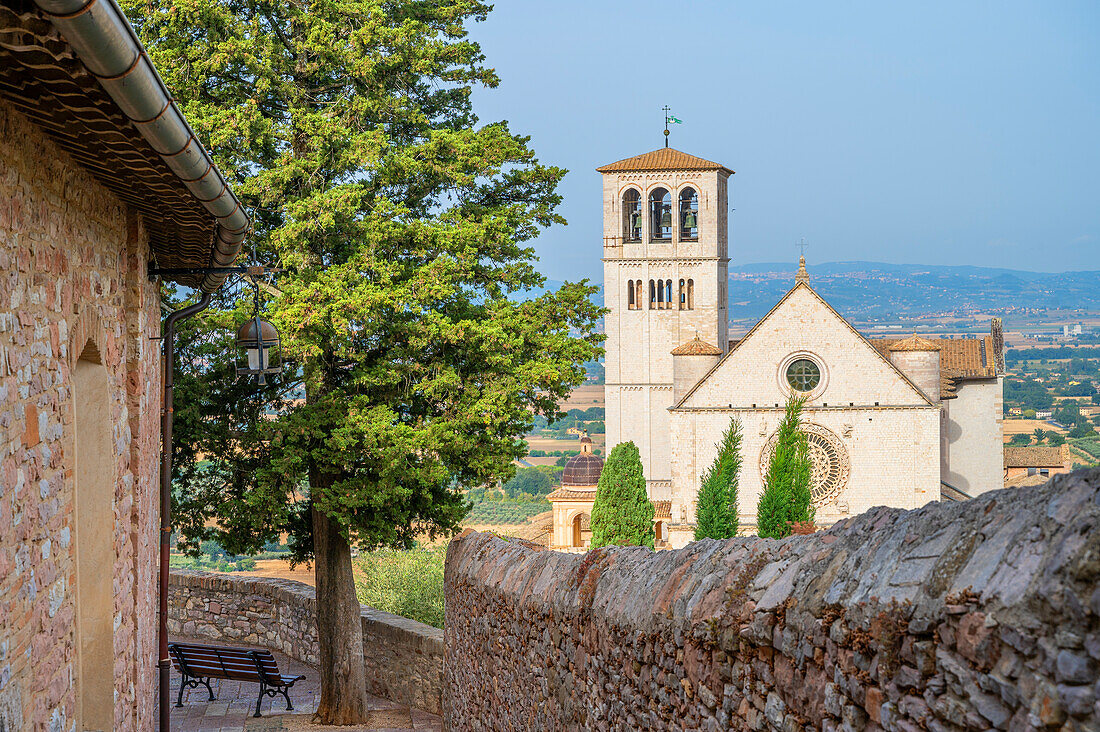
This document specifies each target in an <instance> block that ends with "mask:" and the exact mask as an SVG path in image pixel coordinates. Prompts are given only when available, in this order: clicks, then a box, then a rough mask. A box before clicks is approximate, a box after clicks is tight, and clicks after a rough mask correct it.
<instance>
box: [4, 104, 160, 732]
mask: <svg viewBox="0 0 1100 732" xmlns="http://www.w3.org/2000/svg"><path fill="white" fill-rule="evenodd" d="M148 261H149V251H148V239H147V237H146V235H145V232H144V230H143V227H142V224H141V220H140V217H138V216H136V215H135V214H134V213H133V212H132V211H129V210H128V209H127V207H126V206H125V205H124V204H123V203H122V202H121V201H120V200H119V199H118V198H116V197H115V196H114V195H113V194H112V193H110V192H109V191H108V190H107V189H106V188H104V187H103V186H101V185H99V184H98V183H97V182H96V181H95V180H94V179H93V178H92V177H91V176H90V175H88V173H87V172H86V171H85V170H84V169H83V168H81V167H80V166H79V165H77V164H76V163H74V162H73V160H72V159H71V158H69V156H68V155H67V154H66V153H64V152H63V151H61V150H60V149H59V148H58V147H57V146H56V145H55V144H54V143H53V142H52V141H51V140H50V139H49V138H47V137H46V136H45V135H44V134H43V133H42V132H41V131H40V130H38V128H36V127H34V126H33V125H32V124H31V123H30V122H29V121H28V120H27V119H26V118H25V117H23V116H22V115H20V114H19V113H18V112H15V111H14V110H13V109H12V108H11V107H10V106H9V105H8V104H6V103H4V102H0V729H2V728H4V727H5V725H7V728H8V729H32V728H33V729H36V730H46V729H49V730H62V729H65V730H68V729H70V728H72V726H73V725H74V724H75V722H76V719H77V710H76V702H77V700H76V690H75V686H76V683H77V682H78V680H79V679H78V677H79V669H78V668H77V664H76V662H75V659H76V643H77V638H76V628H75V626H76V621H75V617H76V595H77V592H76V586H75V583H76V582H77V579H78V578H77V572H76V551H77V544H78V543H79V536H78V535H77V533H78V532H77V530H76V522H75V516H74V465H75V460H74V454H75V450H74V409H73V372H74V368H75V365H76V362H77V359H78V358H80V357H81V354H82V353H83V354H85V355H86V356H87V357H89V360H90V361H94V362H98V363H100V364H102V368H103V369H104V371H105V374H106V381H107V391H108V396H107V401H108V403H109V407H108V408H107V409H106V410H105V411H104V413H103V414H102V415H100V418H101V419H102V420H103V422H104V423H105V426H106V428H107V429H108V430H109V432H110V434H109V438H108V439H109V441H110V444H111V446H112V447H113V450H112V454H111V455H110V456H109V457H108V458H107V459H105V460H104V466H105V470H106V471H107V473H108V475H107V476H106V477H105V480H107V481H109V483H108V485H110V486H113V487H114V495H113V496H112V497H111V503H110V504H109V505H108V506H106V507H104V508H103V511H104V521H106V522H112V525H111V527H110V529H111V536H112V537H113V538H114V546H113V555H114V557H115V562H114V566H113V567H110V566H107V567H103V568H102V569H101V571H100V573H99V574H98V575H97V576H96V577H94V578H84V580H85V581H91V582H104V583H106V584H107V586H108V587H111V594H112V597H113V607H112V608H111V609H110V610H109V612H110V613H111V619H110V621H111V623H112V626H113V667H112V665H111V662H110V660H109V659H104V666H103V672H104V673H106V674H111V675H112V676H113V679H114V689H113V699H114V727H115V729H127V730H129V729H146V728H150V727H151V726H152V724H153V722H154V719H153V707H152V704H153V699H154V696H155V694H154V689H155V681H156V676H155V674H154V673H153V669H154V665H155V663H156V584H155V583H156V557H157V550H156V545H157V513H156V509H157V456H158V452H159V450H158V445H159V440H160V421H159V420H160V384H161V377H160V358H159V342H158V341H155V340H151V337H153V336H156V335H157V333H158V330H159V324H160V311H159V306H160V299H159V295H158V292H157V287H156V285H154V284H151V283H150V282H149V281H148V279H147V277H146V266H147V263H148ZM108 693H111V692H110V691H109V692H108ZM108 703H109V702H108Z"/></svg>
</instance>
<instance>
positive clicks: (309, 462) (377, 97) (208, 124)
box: [122, 0, 601, 724]
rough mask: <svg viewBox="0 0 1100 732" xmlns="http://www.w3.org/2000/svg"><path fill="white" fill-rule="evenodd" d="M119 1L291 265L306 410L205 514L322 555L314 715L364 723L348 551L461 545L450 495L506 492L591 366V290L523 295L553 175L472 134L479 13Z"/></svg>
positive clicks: (446, 1)
mask: <svg viewBox="0 0 1100 732" xmlns="http://www.w3.org/2000/svg"><path fill="white" fill-rule="evenodd" d="M122 6H123V9H124V10H125V11H126V13H127V14H128V15H129V17H130V18H131V20H132V21H133V23H134V25H135V28H136V30H137V32H138V33H139V34H140V36H141V38H142V40H143V41H144V42H145V44H146V46H147V47H148V49H149V52H150V55H151V57H152V59H153V61H154V63H155V64H156V65H157V67H158V68H159V69H160V70H161V72H162V75H163V77H164V79H165V81H166V83H167V85H168V87H169V88H170V89H171V90H172V91H173V94H174V96H175V97H176V98H177V99H178V100H179V101H180V104H181V105H182V107H183V109H184V111H185V113H186V114H187V116H188V118H189V120H190V121H191V123H192V126H193V127H194V128H195V130H196V132H197V133H198V136H199V137H200V138H201V139H203V140H205V141H206V142H207V143H208V145H209V146H210V148H211V151H212V153H213V155H214V157H215V159H216V160H217V162H218V165H219V167H220V168H221V169H222V171H223V172H224V173H225V174H226V175H227V177H228V178H229V179H230V181H231V182H232V184H233V185H234V188H235V190H236V192H237V193H238V195H239V196H240V197H241V198H242V201H243V202H244V204H245V205H246V206H248V208H249V209H250V210H253V211H254V212H255V216H254V225H255V231H254V232H253V234H252V238H251V243H252V244H253V245H254V246H255V247H256V248H257V250H258V253H259V255H260V257H261V258H262V259H265V260H267V261H269V262H278V263H279V265H280V266H282V267H283V268H285V272H283V273H282V274H281V275H280V276H279V277H278V279H277V281H276V282H275V283H274V289H273V290H271V291H270V292H268V293H266V294H265V299H266V300H267V303H266V306H267V312H268V313H269V315H268V317H269V318H270V319H271V320H272V321H273V322H274V323H275V324H276V325H277V326H278V327H279V328H280V330H281V332H282V335H283V341H284V349H285V356H286V357H287V358H288V360H289V364H288V369H287V372H286V378H285V379H284V380H282V381H281V382H280V383H281V384H282V386H283V387H284V388H285V389H286V390H287V391H288V392H289V391H290V390H292V389H297V390H299V391H300V394H301V397H302V398H301V399H300V400H298V399H295V400H293V401H292V402H290V403H288V404H285V405H282V406H281V407H280V408H279V409H276V410H272V411H271V412H269V413H267V414H265V415H264V419H261V420H253V421H252V422H251V423H250V424H251V425H253V427H251V428H250V429H249V430H247V431H244V432H240V433H238V434H236V435H235V436H234V437H233V438H232V439H227V440H226V441H224V442H223V443H222V444H221V445H220V446H219V452H220V455H221V457H222V459H223V461H224V462H225V463H226V465H227V466H228V469H227V471H226V473H225V475H223V476H222V478H221V479H217V478H216V479H214V480H212V482H211V485H208V486H206V487H205V488H204V494H205V498H204V500H203V501H201V502H199V503H200V504H202V508H196V510H198V511H206V514H205V515H204V516H201V518H202V519H203V521H206V520H209V519H213V520H214V522H215V523H216V524H218V525H219V526H225V527H229V529H232V530H233V532H234V536H235V541H237V544H234V543H233V542H229V541H227V542H223V545H224V546H226V547H227V549H228V548H231V547H235V548H232V550H233V551H236V550H237V549H239V548H243V547H242V546H241V545H244V544H248V543H251V544H253V545H258V544H260V543H262V542H263V541H266V540H269V539H270V538H271V534H272V532H277V531H287V532H289V533H290V534H291V545H292V547H293V549H294V551H295V556H296V557H298V558H299V559H309V560H311V561H313V563H314V567H315V572H316V585H317V600H318V602H317V606H318V609H319V613H318V630H319V634H318V635H319V638H320V662H321V663H320V666H321V668H320V674H319V675H320V682H321V696H320V699H319V705H318V711H317V718H318V721H319V722H321V723H324V724H356V723H358V724H362V723H364V722H365V721H366V712H367V710H366V706H365V688H366V684H365V681H366V680H365V670H364V666H363V662H362V658H363V650H364V649H363V642H362V634H361V624H360V618H359V603H358V601H357V599H356V596H355V586H354V582H353V578H352V564H351V544H353V543H354V544H355V545H357V546H359V547H361V548H363V549H374V548H377V547H394V548H408V547H410V546H412V544H413V542H414V539H415V537H417V536H418V535H422V534H427V535H429V536H433V535H437V534H440V533H442V534H447V533H450V532H453V531H454V530H455V529H456V527H457V525H458V522H459V521H460V520H461V518H462V516H463V515H464V514H465V512H466V510H467V505H466V503H465V501H464V499H463V496H462V494H461V492H460V491H461V489H463V488H469V487H474V486H484V485H488V484H494V483H496V482H497V481H499V480H502V479H507V478H509V477H510V476H511V474H512V472H513V469H512V467H511V461H512V460H513V459H516V458H520V457H522V456H523V452H524V448H523V447H522V442H521V441H520V440H519V439H518V438H519V437H520V436H521V435H522V434H524V433H525V432H527V431H528V430H529V429H530V427H531V425H532V418H533V415H535V414H538V415H543V416H549V417H552V418H556V417H558V416H560V411H559V410H558V408H557V404H558V402H560V401H563V400H564V399H565V397H566V396H567V395H568V394H569V392H570V391H571V389H572V387H573V386H575V385H577V384H579V383H581V382H582V381H583V380H584V377H585V369H584V367H583V364H584V363H586V362H589V361H591V360H593V359H594V358H596V357H597V356H598V355H599V353H600V349H599V345H598V344H599V342H600V340H601V337H600V336H598V335H596V334H595V333H594V325H595V322H596V320H597V318H598V317H599V315H600V311H599V309H598V308H597V307H596V306H595V305H594V304H592V302H591V300H590V295H591V294H592V293H593V292H594V291H595V288H593V287H591V286H589V285H588V284H587V283H586V282H581V283H567V284H565V285H564V286H562V287H561V288H560V289H558V290H557V291H547V292H544V293H543V294H541V295H538V296H535V297H530V296H527V295H525V293H532V292H540V291H542V287H543V285H544V282H545V280H544V278H543V277H542V276H541V275H540V274H539V273H538V272H537V271H536V270H535V268H534V256H533V251H532V249H531V248H530V246H529V245H528V244H527V242H529V241H530V240H531V239H532V238H534V237H535V236H536V235H537V234H538V232H539V231H540V230H541V229H543V228H545V227H548V226H550V225H552V224H555V223H562V222H563V220H562V218H561V217H560V215H559V214H558V213H557V212H556V210H557V206H558V204H559V203H560V197H559V195H558V193H557V185H558V183H559V181H560V179H561V177H562V175H563V173H564V171H562V170H561V169H559V168H554V167H548V166H545V165H542V164H540V163H539V162H538V160H537V159H536V157H535V154H534V152H533V151H532V150H531V148H530V147H529V145H528V142H529V141H528V138H526V137H523V136H520V135H516V134H514V133H512V132H511V130H510V129H509V127H508V125H507V123H504V122H498V123H491V124H485V125H480V126H479V125H478V120H477V117H476V116H475V114H474V111H473V108H472V105H471V101H470V100H471V93H472V90H473V87H474V86H476V85H481V86H488V87H492V86H495V85H496V84H497V77H496V74H495V72H494V71H493V70H492V69H490V68H488V67H486V66H485V65H484V57H483V55H482V53H481V49H480V48H479V46H478V45H477V44H476V43H474V42H472V41H471V40H470V39H469V38H468V35H467V33H468V31H467V25H468V24H469V23H471V22H473V21H478V20H482V19H484V18H485V16H486V14H487V13H488V12H489V10H490V6H489V5H487V4H485V3H482V2H477V1H476V0H391V1H390V2H385V3H382V2H375V1H374V0H315V1H314V2H310V3H289V4H288V3H272V2H269V1H267V0H243V1H242V2H223V1H222V0H193V2H188V3H183V4H181V3H178V2H174V1H173V0H122ZM216 316H217V314H215V315H214V316H212V317H216ZM180 361H181V364H180V368H181V371H183V370H185V369H191V368H192V366H193V364H188V363H183V361H184V359H180ZM206 377H207V374H205V373H197V374H196V375H195V378H196V379H197V380H198V381H200V382H203V383H204V384H205V385H206V386H207V387H208V388H210V390H211V392H213V391H214V390H215V389H216V388H217V387H216V384H215V382H214V381H213V380H211V379H208V378H206ZM181 403H182V400H181ZM212 408H215V409H216V408H224V405H213V407H212ZM207 416H208V414H195V415H192V417H193V418H194V419H195V420H196V421H197V423H198V424H201V423H202V420H204V419H205V418H206V417H207ZM181 417H182V415H180V414H179V413H178V412H177V423H178V422H179V421H180V420H181ZM196 429H198V428H196ZM179 490H180V491H181V492H187V491H189V490H191V485H190V484H184V485H181V486H180V488H179ZM219 495H220V496H221V497H223V498H225V500H218V498H219ZM184 503H187V501H186V500H185V501H184ZM241 514H247V515H246V516H244V517H243V518H242V516H241ZM199 519H200V516H199V515H197V514H196V515H195V516H194V517H193V518H192V519H191V520H187V519H185V520H184V522H183V525H189V526H192V527H194V526H196V525H199V524H201V523H203V521H200V520H199ZM227 530H228V529H227ZM250 532H251V533H250Z"/></svg>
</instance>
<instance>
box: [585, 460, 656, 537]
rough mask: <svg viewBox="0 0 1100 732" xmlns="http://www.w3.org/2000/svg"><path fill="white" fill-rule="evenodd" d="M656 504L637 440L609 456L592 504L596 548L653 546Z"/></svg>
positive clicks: (593, 535)
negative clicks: (646, 476) (648, 490)
mask: <svg viewBox="0 0 1100 732" xmlns="http://www.w3.org/2000/svg"><path fill="white" fill-rule="evenodd" d="M654 510H655V509H654V506H653V503H652V501H650V500H649V494H648V493H647V492H646V487H645V476H644V475H643V474H642V458H641V455H640V454H639V453H638V447H637V446H636V445H635V444H634V443H633V442H622V443H619V444H618V445H616V446H615V448H614V449H613V450H612V451H611V454H610V455H608V456H607V462H606V463H604V466H603V471H601V472H600V481H599V483H598V484H597V486H596V501H595V503H594V504H593V505H592V543H591V546H592V548H593V549H595V548H596V547H600V546H609V545H617V546H647V547H649V548H650V549H652V548H653V514H654Z"/></svg>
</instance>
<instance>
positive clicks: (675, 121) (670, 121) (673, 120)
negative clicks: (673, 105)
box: [661, 104, 683, 147]
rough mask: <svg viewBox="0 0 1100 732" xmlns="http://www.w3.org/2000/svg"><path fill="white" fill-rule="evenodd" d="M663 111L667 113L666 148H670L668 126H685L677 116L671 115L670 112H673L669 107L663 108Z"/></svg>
mask: <svg viewBox="0 0 1100 732" xmlns="http://www.w3.org/2000/svg"><path fill="white" fill-rule="evenodd" d="M661 109H662V110H663V111H664V113H665V147H668V126H669V125H670V124H673V125H678V124H683V123H682V122H681V121H680V119H679V118H678V117H676V116H675V115H671V114H669V112H670V111H672V110H671V109H670V108H669V106H668V105H667V104H666V105H665V106H663V107H661Z"/></svg>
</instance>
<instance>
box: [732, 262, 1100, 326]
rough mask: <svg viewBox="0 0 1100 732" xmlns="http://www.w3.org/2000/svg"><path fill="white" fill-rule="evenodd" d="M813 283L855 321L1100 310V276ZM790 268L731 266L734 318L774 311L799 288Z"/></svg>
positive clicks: (906, 276) (960, 275) (950, 276)
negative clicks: (1031, 310)
mask: <svg viewBox="0 0 1100 732" xmlns="http://www.w3.org/2000/svg"><path fill="white" fill-rule="evenodd" d="M809 271H810V284H811V285H812V286H813V287H814V289H816V290H817V291H818V292H820V293H821V294H822V295H823V296H824V297H826V298H827V299H828V300H829V302H830V303H831V304H832V305H833V306H834V307H836V308H837V309H838V310H840V311H841V312H842V313H844V315H845V316H847V317H849V318H854V319H860V320H865V319H890V318H893V317H897V316H902V315H905V316H913V315H929V314H952V313H955V314H962V313H964V312H968V311H973V310H986V311H989V310H994V311H997V310H1006V309H1013V308H1025V307H1026V308H1046V309H1052V308H1071V309H1072V308H1085V309H1089V310H1096V309H1100V271H1091V272H1058V273H1050V272H1028V271H1025V270H1013V269H1001V268H994V267H974V266H969V265H921V264H885V263H881V262H826V263H824V264H812V265H810V267H809ZM794 274H795V267H794V266H793V265H792V264H791V263H781V264H780V263H764V264H744V265H737V266H731V267H730V288H729V301H730V317H731V318H735V319H737V318H754V317H760V316H762V315H764V314H765V313H767V312H768V310H769V309H771V307H772V306H773V305H774V304H775V303H776V301H777V300H778V299H779V298H780V297H782V296H783V293H785V292H786V291H787V289H789V288H790V286H791V284H792V283H793V281H794Z"/></svg>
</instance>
